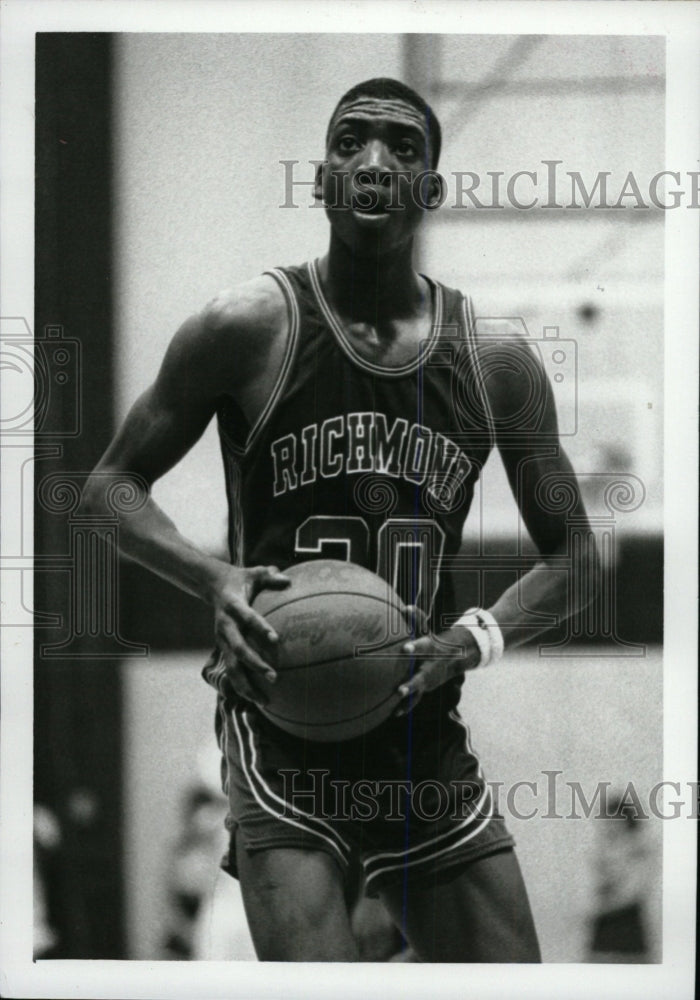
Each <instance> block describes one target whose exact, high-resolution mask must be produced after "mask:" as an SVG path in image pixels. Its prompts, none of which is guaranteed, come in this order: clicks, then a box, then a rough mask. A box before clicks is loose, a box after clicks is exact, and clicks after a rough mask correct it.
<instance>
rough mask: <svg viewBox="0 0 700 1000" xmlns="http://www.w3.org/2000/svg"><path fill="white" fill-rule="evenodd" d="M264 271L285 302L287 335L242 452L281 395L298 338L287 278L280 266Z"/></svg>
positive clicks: (296, 312)
mask: <svg viewBox="0 0 700 1000" xmlns="http://www.w3.org/2000/svg"><path fill="white" fill-rule="evenodd" d="M264 273H265V274H267V275H269V276H270V277H271V278H274V280H275V281H276V282H277V284H278V285H279V287H280V289H281V291H282V294H283V295H284V300H285V302H286V304H287V316H288V318H289V336H288V338H287V345H286V348H285V353H284V358H283V359H282V365H281V367H280V371H279V375H278V376H277V381H276V382H275V385H274V388H273V390H272V392H271V393H270V398H269V399H268V401H267V403H266V404H265V408H264V409H263V411H262V413H261V414H260V416H259V417H258V419H257V420H256V421H255V424H254V425H253V427H252V428H251V430H250V433H249V434H248V438H247V439H246V443H245V447H244V449H243V451H242V454H247V453H248V452H249V451H250V449H251V448H252V447H253V445H254V443H255V441H256V440H257V439H258V437H259V436H260V432H261V431H262V430H263V428H264V426H265V424H266V423H267V422H268V421H269V419H270V417H271V415H272V412H273V410H274V409H275V407H276V405H277V403H278V402H279V398H280V396H281V395H282V391H283V389H284V387H285V385H286V383H287V379H288V377H289V373H290V371H291V368H292V362H293V360H294V358H295V356H296V349H297V343H298V340H299V306H298V304H297V300H296V295H295V294H294V289H293V288H292V285H291V282H290V280H289V278H288V277H287V275H286V274H285V273H284V271H282V270H281V269H280V268H275V269H274V270H272V271H265V272H264Z"/></svg>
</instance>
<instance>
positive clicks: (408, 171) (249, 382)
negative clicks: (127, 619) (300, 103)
mask: <svg viewBox="0 0 700 1000" xmlns="http://www.w3.org/2000/svg"><path fill="white" fill-rule="evenodd" d="M440 142H441V136H440V126H439V123H438V120H437V118H436V117H435V114H434V113H433V111H432V110H431V109H430V108H429V107H428V105H427V104H426V103H425V101H424V100H423V99H422V98H421V97H420V96H419V95H418V94H416V93H415V92H414V91H413V90H411V89H409V88H408V87H406V86H404V85H403V84H401V83H399V82H396V81H392V80H387V79H378V80H371V81H368V82H366V83H363V84H360V85H358V86H356V87H354V88H353V89H352V90H350V91H349V92H348V93H347V94H345V96H344V97H343V98H341V100H340V102H339V104H338V106H337V107H336V109H335V111H334V113H333V115H332V118H331V121H330V123H329V127H328V133H327V146H326V161H325V163H324V164H323V165H322V166H321V167H320V168H319V171H318V175H317V182H316V193H317V197H318V198H322V199H323V201H324V203H325V206H326V211H327V216H328V219H329V222H330V243H329V247H328V251H327V253H326V254H325V256H323V257H321V258H320V259H318V260H315V261H311V262H310V263H308V264H304V265H302V266H294V267H279V268H275V269H274V270H272V271H270V272H267V273H265V274H263V275H262V276H260V277H257V278H254V279H253V280H250V281H247V282H246V283H244V284H242V285H240V286H238V287H236V288H235V289H234V290H233V291H229V292H226V293H224V294H221V295H219V296H218V297H217V298H215V299H214V300H213V301H211V302H210V303H209V304H208V305H207V306H206V307H205V308H204V309H203V310H202V312H201V313H200V314H198V315H195V316H193V317H192V318H190V319H188V320H187V321H186V322H185V323H184V324H183V325H182V327H181V328H180V329H179V330H178V332H177V333H176V334H175V336H174V338H173V340H172V342H171V344H170V346H169V348H168V350H167V353H166V355H165V358H164V361H163V363H162V367H161V369H160V372H159V373H158V376H157V378H156V380H155V382H154V384H153V385H152V387H151V388H150V389H148V390H147V391H146V393H145V394H144V395H143V396H142V397H141V398H140V399H139V400H138V401H137V402H136V404H135V405H134V407H133V409H132V410H131V412H130V413H129V415H128V417H127V419H126V421H125V423H124V426H123V427H122V428H121V430H120V431H119V433H118V434H117V436H116V438H115V440H114V442H113V443H112V444H111V446H110V447H109V449H108V451H107V452H106V454H105V456H104V457H103V459H102V461H101V463H100V465H99V467H98V471H99V472H100V473H102V474H104V473H113V474H115V475H121V474H124V473H135V474H138V475H139V476H141V477H143V478H144V479H145V480H146V482H147V483H148V484H151V483H153V482H154V481H155V480H156V479H158V477H160V476H162V475H163V474H164V473H166V472H167V471H168V470H169V469H170V468H171V467H172V466H173V465H174V464H175V463H176V462H178V461H179V459H181V458H182V456H183V455H184V454H185V453H186V452H187V451H188V450H189V449H190V448H191V447H192V446H193V445H194V444H195V442H196V441H197V440H198V438H199V437H200V435H201V434H202V433H203V431H204V430H205V428H206V427H207V425H208V424H209V422H210V420H211V419H212V417H214V416H216V418H217V421H218V427H219V432H220V437H221V445H222V451H223V460H224V465H225V471H226V484H227V490H228V499H229V504H230V548H231V563H230V564H229V563H226V562H222V561H220V560H219V559H216V558H214V557H212V556H209V555H206V554H204V553H203V552H201V551H198V550H197V549H196V548H195V547H194V546H193V545H192V544H190V543H189V542H188V541H186V540H185V539H184V538H183V537H182V536H181V535H180V534H179V532H178V530H177V528H176V527H175V525H174V524H173V523H172V522H171V521H170V520H169V519H168V518H167V516H166V515H165V513H163V512H162V511H161V510H160V509H159V508H158V507H157V506H156V504H155V503H154V502H153V500H152V499H151V498H150V497H149V498H148V500H147V502H146V503H145V505H144V506H143V507H142V509H140V510H139V511H137V512H134V513H133V514H129V515H128V516H126V517H125V518H124V522H123V525H122V531H121V544H122V545H123V549H124V551H125V552H126V553H127V554H128V555H129V556H131V557H132V558H135V559H137V560H138V561H140V562H141V563H143V564H144V565H146V566H148V567H150V568H151V569H152V570H154V571H155V572H156V573H159V574H160V575H161V576H163V577H165V578H166V579H168V580H170V581H172V582H173V583H174V584H176V585H177V586H179V587H181V588H182V589H184V590H186V591H189V592H190V593H192V594H195V595H196V596H198V597H200V598H202V599H203V600H205V601H207V602H208V603H209V604H210V605H211V607H212V610H213V617H214V622H215V633H216V640H217V651H216V653H215V654H214V655H213V656H212V658H211V660H210V661H209V663H208V664H207V666H206V667H205V671H204V673H205V678H206V679H207V680H208V681H209V682H210V683H211V684H212V685H213V686H214V687H216V689H217V691H218V716H217V722H218V735H219V741H220V745H221V748H222V751H223V755H224V762H225V785H226V790H227V793H228V797H229V804H230V815H229V818H228V826H229V829H230V832H231V842H230V851H229V855H228V859H227V862H226V864H227V868H228V870H229V871H230V872H231V873H232V874H235V875H236V876H237V877H238V878H239V879H240V882H241V886H242V891H243V897H244V901H245V906H246V912H247V916H248V920H249V923H250V928H251V933H252V935H253V940H254V943H255V948H256V952H257V954H258V957H259V958H260V959H263V960H264V959H267V960H300V961H301V960H306V961H312V960H315V961H353V960H356V959H357V957H358V951H357V945H356V942H355V938H354V937H353V934H352V930H351V924H350V919H349V916H348V908H347V906H346V902H345V895H344V888H345V880H346V876H347V873H348V870H349V867H350V866H351V864H352V863H353V862H354V859H355V858H357V857H358V856H359V857H360V858H361V861H362V865H363V873H364V885H365V891H366V893H367V894H368V895H369V896H373V897H378V898H380V899H381V900H382V901H383V903H384V905H385V906H386V908H387V910H388V912H389V913H390V914H391V916H392V918H393V920H394V921H395V923H396V926H397V927H398V928H399V930H400V931H401V933H402V934H403V935H404V937H405V939H406V940H407V941H408V943H409V945H410V946H411V948H412V949H414V951H415V953H416V956H417V957H418V959H419V960H422V961H439V962H536V961H539V948H538V942H537V937H536V933H535V929H534V925H533V919H532V915H531V912H530V906H529V903H528V899H527V895H526V891H525V887H524V885H523V880H522V877H521V873H520V869H519V866H518V862H517V859H516V856H515V853H514V851H513V841H512V839H511V837H510V835H509V833H508V831H507V829H506V827H505V824H504V821H503V819H502V818H501V817H500V816H499V815H498V813H497V811H496V807H495V803H494V801H493V798H492V795H491V793H490V791H489V789H488V787H487V786H486V785H485V782H484V777H483V774H482V771H481V768H480V765H479V761H478V760H477V758H476V756H475V754H474V752H473V749H472V746H471V742H470V738H469V732H468V730H467V728H466V726H465V723H464V721H463V720H462V718H461V717H460V715H459V713H458V711H457V706H458V702H459V700H460V688H461V685H462V683H463V680H464V676H465V673H466V672H467V671H469V670H472V669H474V668H477V667H479V666H480V665H485V664H487V663H488V662H491V661H495V660H497V659H498V658H499V657H500V655H501V654H502V652H503V649H504V648H505V649H506V651H507V650H510V649H511V648H513V647H515V646H517V645H518V644H520V643H522V642H523V641H525V640H526V639H528V638H531V637H532V635H533V628H532V619H533V612H534V613H535V614H540V615H556V616H558V617H559V618H560V619H561V618H564V617H566V616H567V615H569V614H571V613H572V612H574V611H575V610H576V607H575V605H574V604H573V598H571V599H569V598H567V590H566V586H565V581H564V578H563V577H562V575H560V574H557V573H555V572H553V571H552V568H551V561H552V559H554V558H555V557H557V556H568V553H567V528H566V520H565V514H564V513H563V512H561V511H557V510H555V509H547V505H546V504H544V503H543V502H542V497H541V492H542V491H541V489H540V491H539V493H538V488H540V487H541V486H542V484H546V483H549V484H552V483H553V484H554V485H556V484H558V483H565V484H566V488H567V489H568V490H572V489H573V490H575V489H576V487H575V484H574V482H573V480H572V470H571V467H570V464H569V462H568V460H567V458H566V456H565V454H564V452H563V451H562V449H561V447H560V446H559V445H558V432H557V418H556V414H555V409H554V404H553V401H552V394H551V390H550V387H549V384H548V382H547V379H546V377H545V374H544V372H543V370H542V368H541V365H539V363H538V362H537V360H536V359H535V358H534V356H533V354H532V352H531V350H530V348H528V346H527V345H526V343H524V341H523V340H522V339H519V338H518V336H517V333H516V332H514V331H513V330H512V329H511V327H510V325H509V324H508V323H507V322H505V321H504V322H503V323H496V324H495V327H493V324H492V327H493V328H492V329H491V331H490V335H489V336H488V337H481V336H477V331H476V327H475V323H474V317H473V312H472V306H471V301H470V299H469V298H467V297H465V296H464V295H462V294H461V293H460V292H458V291H455V290H453V289H450V288H446V287H444V286H443V285H441V284H440V283H439V282H438V281H436V280H434V279H432V278H428V277H426V276H424V275H421V274H418V273H416V271H415V270H414V268H413V262H412V254H413V242H414V236H415V233H416V229H417V227H418V225H419V223H420V222H421V219H422V218H423V215H424V213H425V212H426V211H429V210H431V209H432V208H434V207H435V206H436V205H437V204H438V202H439V201H440V188H439V183H438V180H437V178H436V176H435V174H429V173H428V174H427V175H426V168H427V167H430V168H432V169H433V170H435V168H436V167H437V164H438V157H439V153H440ZM419 175H424V176H422V177H420V178H419ZM465 267H466V262H465ZM533 373H534V374H533ZM533 377H534V379H535V382H536V383H537V384H536V386H535V388H536V390H537V391H536V392H535V396H536V399H537V413H536V414H535V419H534V420H531V421H530V423H529V424H527V426H521V423H522V421H521V415H522V414H524V413H526V412H529V410H531V409H532V406H531V402H532V399H533ZM540 390H541V391H540ZM538 393H539V395H538ZM528 408H529V410H528ZM543 442H544V443H545V445H546V446H545V447H543V446H542V445H543ZM494 447H497V448H498V449H499V451H500V453H501V457H502V459H503V461H504V463H505V467H506V470H507V473H508V477H509V481H510V484H511V487H512V490H513V493H514V496H515V499H516V501H517V503H518V506H519V508H520V512H521V514H522V517H523V520H524V523H525V525H526V526H527V528H528V530H529V533H530V535H531V536H532V539H533V541H534V543H535V545H536V546H537V549H538V550H539V553H540V559H539V561H538V562H537V563H536V564H535V565H534V567H533V568H532V569H531V570H529V571H528V572H526V573H524V574H523V575H522V577H521V579H520V580H519V582H518V583H517V584H516V583H514V584H513V585H512V586H511V587H509V588H508V589H507V590H506V591H505V592H504V593H503V594H502V595H501V596H500V598H499V599H498V600H497V601H496V602H495V604H494V605H493V606H492V607H490V608H489V609H480V608H477V609H471V610H469V611H467V610H466V609H465V608H458V607H456V606H455V601H454V588H453V582H452V579H451V574H450V572H448V569H446V568H445V567H448V568H449V562H450V559H451V558H453V557H454V556H455V555H456V553H457V551H458V549H459V547H460V543H461V539H462V529H463V525H464V522H465V519H466V517H467V514H468V512H469V507H470V503H471V500H472V496H473V492H474V486H475V483H476V481H477V479H478V476H479V472H480V470H481V468H482V467H483V465H484V463H485V461H486V459H487V457H488V455H489V454H490V452H491V451H492V449H493V448H494ZM101 481H102V482H103V481H104V479H102V480H100V478H99V477H94V480H93V482H92V484H91V485H90V486H89V488H88V491H87V495H86V502H87V503H88V505H90V506H92V507H93V508H95V507H99V505H100V502H101V501H100V500H99V491H100V488H101V486H100V483H101ZM377 486H379V487H381V491H380V493H379V495H380V496H383V497H384V498H386V499H387V503H381V504H377V503H376V502H374V503H373V502H372V497H374V499H375V501H376V496H377V495H378V494H377V492H376V490H375V492H374V493H372V492H371V491H372V488H373V487H377ZM382 491H383V492H382ZM555 506H556V505H555ZM574 513H575V514H577V516H578V517H579V518H580V521H582V522H584V523H585V514H584V512H583V509H582V506H581V502H580V499H579V498H578V496H577V495H576V503H575V508H574ZM333 543H335V544H333ZM341 553H342V555H343V557H347V558H349V559H350V560H351V561H353V562H356V563H360V564H364V565H366V566H367V567H369V568H370V569H373V570H375V571H378V572H380V573H381V574H382V575H384V576H385V577H387V578H388V579H389V581H390V582H391V583H392V584H394V585H395V586H396V587H397V588H398V589H399V591H400V592H401V595H402V597H403V599H404V601H405V602H406V603H408V604H412V605H415V606H416V608H417V609H418V610H419V612H420V614H418V615H417V619H418V620H419V621H423V622H428V623H429V628H428V629H427V630H426V631H425V633H424V634H420V635H416V637H415V638H414V639H413V640H411V641H410V642H409V643H408V644H407V646H406V648H405V652H406V655H407V657H412V659H413V663H414V669H413V673H412V675H411V679H410V680H409V681H408V682H406V683H405V684H404V685H403V686H402V688H401V689H400V692H401V694H402V696H403V698H402V701H401V702H400V706H399V710H398V712H397V713H396V714H395V715H394V716H393V717H392V718H390V719H389V720H388V721H387V722H385V723H383V724H382V725H381V726H379V727H378V728H377V729H375V730H374V731H372V732H371V733H369V734H367V735H366V736H365V737H363V738H360V739H352V740H347V741H344V742H341V743H337V744H333V743H331V744H328V743H313V742H311V741H309V742H305V741H303V740H301V739H299V738H297V737H293V736H289V735H287V734H285V733H282V732H280V731H279V730H277V729H276V728H275V727H274V726H273V725H272V724H271V723H270V722H269V721H267V720H266V719H265V718H264V717H263V716H262V714H261V713H260V711H259V710H258V705H260V704H261V703H264V702H265V701H266V700H267V697H268V693H269V691H270V690H271V685H272V684H274V680H275V672H274V670H273V668H272V667H271V666H270V662H269V661H270V660H271V659H272V654H271V650H272V649H273V647H274V643H275V642H276V641H277V636H276V635H275V633H274V631H273V630H272V629H271V628H270V626H268V625H267V623H266V622H265V620H264V619H263V618H261V617H260V616H258V615H257V614H256V612H255V611H254V610H253V609H252V608H251V606H250V605H251V601H252V599H253V597H254V595H255V594H256V593H257V592H258V591H259V589H260V588H263V587H272V588H284V587H285V586H287V585H288V582H289V581H288V578H287V577H285V575H284V572H283V571H284V569H285V568H286V567H288V566H290V565H292V564H293V563H295V562H298V561H306V560H308V559H313V558H315V557H316V558H318V557H328V556H334V557H338V556H339V554H341ZM406 553H408V554H410V556H411V558H408V559H406V558H402V556H405V555H406ZM572 558H579V559H583V558H584V557H583V556H577V555H576V554H575V553H574V554H573V555H572ZM585 558H586V559H587V560H588V561H589V562H592V560H593V558H594V557H592V556H590V555H586V557H585ZM593 568H594V567H592V566H588V565H584V564H581V565H580V566H577V567H575V572H577V573H583V572H592V571H593ZM585 592H586V588H585V587H578V588H577V589H576V593H585ZM524 609H527V610H524ZM536 631H537V630H534V632H536ZM324 775H325V776H328V775H330V776H331V777H332V778H333V779H334V780H336V781H339V782H347V783H348V785H349V786H352V783H353V782H355V783H357V782H358V781H360V780H364V781H370V782H376V783H377V784H376V787H377V788H379V787H380V784H381V787H382V788H383V789H385V790H389V791H391V789H392V788H393V789H398V788H399V787H406V788H408V790H409V791H410V789H411V788H414V787H416V786H417V785H418V784H420V783H421V782H432V786H431V787H439V788H442V789H444V790H445V795H446V796H447V797H448V799H447V804H448V806H449V808H448V809H447V810H438V809H434V808H433V806H434V805H435V803H432V805H430V804H426V803H425V802H423V805H422V808H421V810H420V811H419V810H417V809H412V808H409V807H408V806H406V807H405V808H401V807H400V805H399V804H398V803H397V802H396V801H390V802H387V801H385V799H384V798H383V799H382V801H381V802H378V803H376V806H377V808H376V809H374V808H371V809H370V810H369V812H370V814H371V815H364V816H358V815H349V814H348V813H347V811H345V810H343V809H339V808H338V807H337V804H336V805H335V806H334V805H332V804H331V803H330V802H329V800H328V798H327V797H326V796H325V791H327V789H326V788H324V786H323V784H322V782H321V776H324ZM437 783H439V785H438V784H437ZM373 787H374V786H373ZM465 790H466V792H467V794H465ZM436 794H438V793H436ZM438 797H439V794H438ZM438 804H439V803H438ZM429 805H430V808H429ZM404 806H405V803H404ZM438 812H439V813H440V815H438ZM431 816H435V817H436V818H434V819H433V818H431Z"/></svg>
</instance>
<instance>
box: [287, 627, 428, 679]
mask: <svg viewBox="0 0 700 1000" xmlns="http://www.w3.org/2000/svg"><path fill="white" fill-rule="evenodd" d="M408 638H409V637H408V635H406V636H404V638H403V639H395V640H394V641H393V642H387V644H386V645H385V646H377V647H376V650H382V651H383V650H385V649H393V648H394V646H400V645H402V644H403V643H404V642H406V641H407V639H408ZM354 655H355V654H354V653H352V654H348V653H343V654H342V655H341V656H331V657H329V658H328V659H327V660H313V661H312V662H311V663H295V664H294V665H293V666H291V667H279V668H278V669H279V672H280V673H281V674H289V673H292V672H293V671H294V670H310V669H311V668H312V667H325V666H329V665H330V664H333V663H342V662H343V661H344V660H347V659H348V658H349V656H353V657H354ZM365 657H366V658H367V659H377V660H381V659H386V657H383V656H382V655H381V654H378V653H377V652H375V651H374V650H373V651H371V652H369V653H362V658H365ZM358 658H359V657H358Z"/></svg>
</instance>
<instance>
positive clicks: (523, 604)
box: [489, 548, 598, 649]
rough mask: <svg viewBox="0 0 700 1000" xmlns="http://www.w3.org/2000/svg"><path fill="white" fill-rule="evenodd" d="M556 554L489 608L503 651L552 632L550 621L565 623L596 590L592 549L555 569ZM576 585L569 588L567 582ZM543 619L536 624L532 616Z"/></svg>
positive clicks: (595, 564)
mask: <svg viewBox="0 0 700 1000" xmlns="http://www.w3.org/2000/svg"><path fill="white" fill-rule="evenodd" d="M557 555H559V556H560V557H561V556H564V555H565V553H564V552H560V553H555V555H554V558H553V559H552V560H551V561H550V560H548V559H542V560H541V562H539V563H538V564H537V565H536V566H534V567H533V568H532V569H531V570H530V571H529V572H528V573H526V574H525V575H524V576H523V577H521V579H520V580H518V581H517V582H516V583H514V584H513V585H512V586H510V587H508V589H507V590H505V591H504V592H503V593H502V594H501V596H500V597H499V598H498V600H497V601H496V602H495V603H494V604H493V605H492V606H491V608H489V610H490V612H491V614H492V615H493V617H494V618H495V619H496V621H497V622H498V624H499V625H500V627H501V631H502V633H503V639H504V642H505V646H506V649H508V648H512V647H514V646H519V645H521V644H522V643H524V642H527V641H528V640H529V639H533V638H535V637H536V636H538V635H540V634H541V633H542V632H545V631H547V629H549V628H551V627H552V625H551V620H552V618H554V619H555V620H556V622H558V623H560V622H562V621H565V620H566V619H567V618H569V617H571V615H573V614H576V612H577V611H580V610H581V609H582V608H584V607H586V605H587V604H589V603H590V602H591V600H592V599H593V597H594V595H595V592H596V589H597V578H598V557H597V553H596V551H595V549H594V548H591V550H590V551H588V552H587V553H586V554H585V555H581V556H577V557H576V558H575V560H574V564H573V565H570V566H568V567H567V568H559V567H558V566H557V561H556V556H557ZM572 579H575V580H576V581H577V585H576V586H575V587H572V586H571V585H570V581H571V580H572ZM538 614H540V615H546V616H547V619H549V620H548V621H547V619H545V620H544V621H543V623H542V624H538V623H537V620H536V617H535V615H538Z"/></svg>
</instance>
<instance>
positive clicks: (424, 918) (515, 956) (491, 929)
mask: <svg viewBox="0 0 700 1000" xmlns="http://www.w3.org/2000/svg"><path fill="white" fill-rule="evenodd" d="M443 877H444V876H443ZM382 898H383V899H384V903H385V905H386V906H387V909H388V910H389V911H390V913H391V914H392V916H393V918H394V920H395V921H396V923H397V925H398V926H399V927H400V928H401V930H402V932H403V934H404V937H405V938H406V939H407V940H408V942H409V943H410V944H411V945H412V947H413V948H414V949H415V950H416V952H417V953H418V956H419V957H420V959H421V960H422V961H424V962H539V961H541V958H540V950H539V944H538V941H537V934H536V931H535V925H534V921H533V919H532V911H531V909H530V903H529V900H528V897H527V891H526V889H525V883H524V882H523V878H522V874H521V871H520V865H519V864H518V860H517V858H516V856H515V852H514V851H513V850H506V851H500V852H499V853H497V854H491V855H489V856H487V857H484V858H480V859H478V860H475V861H471V862H470V863H469V864H467V865H465V866H464V867H463V868H461V869H459V870H458V872H457V874H456V875H455V877H454V878H452V879H451V880H449V881H443V882H429V881H425V882H422V883H421V882H420V881H416V882H412V881H411V879H410V876H409V878H408V880H407V882H406V883H405V884H404V885H397V886H396V887H391V888H387V889H385V890H383V892H382Z"/></svg>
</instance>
